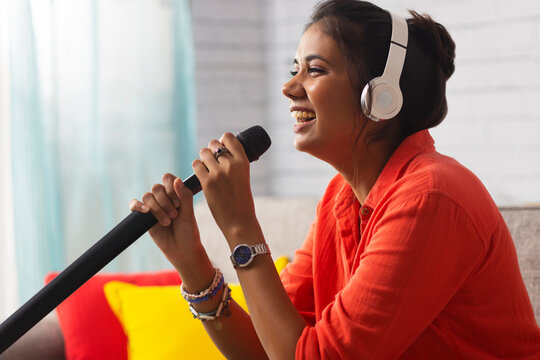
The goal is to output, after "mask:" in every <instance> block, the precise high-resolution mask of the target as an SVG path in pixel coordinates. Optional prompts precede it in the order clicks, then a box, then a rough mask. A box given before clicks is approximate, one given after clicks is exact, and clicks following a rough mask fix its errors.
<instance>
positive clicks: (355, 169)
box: [336, 141, 397, 204]
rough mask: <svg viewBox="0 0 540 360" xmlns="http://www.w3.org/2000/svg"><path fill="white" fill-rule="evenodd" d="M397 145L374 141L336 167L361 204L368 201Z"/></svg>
mask: <svg viewBox="0 0 540 360" xmlns="http://www.w3.org/2000/svg"><path fill="white" fill-rule="evenodd" d="M396 147H397V145H394V144H389V143H385V142H382V141H381V142H376V143H373V144H371V146H369V147H366V148H363V149H357V150H356V151H354V152H352V154H351V157H350V159H351V161H348V162H347V163H346V164H344V166H342V167H340V168H336V169H337V170H338V171H339V173H340V174H341V176H343V178H344V179H345V181H347V183H348V184H349V185H350V186H351V188H352V190H353V192H354V194H355V196H356V199H358V202H359V203H360V204H364V202H365V201H366V198H367V197H368V195H369V192H370V191H371V189H372V188H373V186H374V185H375V182H376V181H377V178H378V177H379V175H380V174H381V172H382V170H383V169H384V167H385V165H386V163H387V162H388V159H389V158H390V156H391V155H392V153H393V152H394V150H395V148H396ZM354 154H356V156H354Z"/></svg>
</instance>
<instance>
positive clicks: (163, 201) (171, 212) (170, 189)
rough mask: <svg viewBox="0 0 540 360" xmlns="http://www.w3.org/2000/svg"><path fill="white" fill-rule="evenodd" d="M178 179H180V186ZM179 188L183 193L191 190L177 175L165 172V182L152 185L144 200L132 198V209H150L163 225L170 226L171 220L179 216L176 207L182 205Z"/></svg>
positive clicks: (141, 210)
mask: <svg viewBox="0 0 540 360" xmlns="http://www.w3.org/2000/svg"><path fill="white" fill-rule="evenodd" d="M176 180H178V183H179V186H178V184H177V181H176ZM175 184H176V185H175ZM177 188H178V189H181V192H182V194H183V190H184V189H185V190H187V191H189V189H187V188H186V187H185V186H184V185H183V184H182V181H180V179H178V178H177V177H176V176H174V175H172V174H165V175H163V184H155V185H154V186H152V190H151V192H147V193H146V194H144V195H143V197H142V202H141V201H138V200H137V199H133V200H131V201H130V203H129V206H130V209H131V210H132V211H139V212H142V213H147V212H149V211H150V212H151V213H152V214H153V215H154V217H155V218H156V219H157V220H158V222H159V223H160V224H161V225H162V226H169V225H170V224H171V220H172V219H174V218H175V217H176V216H178V210H176V208H178V207H180V197H179V194H178V193H177ZM182 196H184V195H182Z"/></svg>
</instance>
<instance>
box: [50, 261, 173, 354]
mask: <svg viewBox="0 0 540 360" xmlns="http://www.w3.org/2000/svg"><path fill="white" fill-rule="evenodd" d="M56 275H58V273H51V274H48V275H47V276H46V277H45V283H49V282H50V281H51V280H52V279H54V277H55V276H56ZM112 280H118V281H124V282H128V283H132V284H136V285H141V286H148V285H180V277H179V276H178V273H177V272H176V271H160V272H155V273H140V274H98V275H94V276H93V277H92V278H91V279H90V280H88V281H87V282H86V283H85V284H84V285H83V286H81V287H80V288H79V289H78V290H77V291H75V292H74V293H73V294H72V295H71V296H69V297H68V298H67V299H66V300H64V302H62V303H61V304H60V305H59V306H58V307H57V308H56V312H57V314H58V320H59V322H60V327H61V328H62V333H63V334H64V344H65V350H66V360H95V359H100V360H109V359H110V360H124V359H127V338H126V335H125V334H124V330H123V329H122V325H120V322H118V320H117V319H116V316H115V315H114V313H113V312H112V310H111V308H110V307H109V304H108V303H107V300H106V299H105V295H104V293H103V286H104V285H105V284H106V283H107V282H109V281H112ZM179 291H180V290H179Z"/></svg>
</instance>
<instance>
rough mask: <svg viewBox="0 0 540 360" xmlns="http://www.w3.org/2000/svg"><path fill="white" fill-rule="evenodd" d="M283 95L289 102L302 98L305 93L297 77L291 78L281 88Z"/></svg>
mask: <svg viewBox="0 0 540 360" xmlns="http://www.w3.org/2000/svg"><path fill="white" fill-rule="evenodd" d="M281 92H282V93H283V95H285V96H286V97H288V98H289V99H291V100H295V99H299V98H302V97H303V96H304V95H305V94H306V92H305V89H304V86H303V85H302V83H301V82H300V81H299V80H298V77H297V76H293V77H292V78H291V79H290V80H289V81H287V82H286V83H285V84H283V86H282V87H281Z"/></svg>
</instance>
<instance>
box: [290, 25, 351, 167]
mask: <svg viewBox="0 0 540 360" xmlns="http://www.w3.org/2000/svg"><path fill="white" fill-rule="evenodd" d="M292 75H293V77H292V78H291V79H290V80H289V81H288V82H286V83H285V84H284V85H283V88H282V92H283V94H284V95H285V96H287V97H288V98H289V100H290V106H289V109H290V111H291V115H292V117H293V119H294V122H295V124H294V126H293V131H294V133H295V134H296V136H295V141H294V145H295V147H296V149H297V150H300V151H305V152H307V153H310V154H312V155H314V156H316V157H318V158H320V159H322V160H324V161H327V162H329V163H331V164H333V165H334V166H336V165H338V166H340V163H339V162H342V161H344V160H345V159H346V158H345V157H348V156H350V151H351V150H352V148H353V147H352V146H351V141H352V140H353V139H354V138H355V136H354V134H352V132H353V131H354V130H355V128H356V129H358V126H355V118H358V117H359V114H360V111H361V110H360V105H359V101H357V99H356V96H355V93H354V91H353V88H352V85H351V83H350V80H349V75H348V73H347V69H346V67H345V63H344V61H343V58H342V56H341V52H340V51H339V48H338V46H337V44H336V42H335V41H334V40H333V38H332V37H330V36H329V35H327V34H325V33H324V31H323V29H322V26H321V24H320V23H315V24H313V25H312V26H311V27H309V29H308V30H307V31H306V32H305V33H304V35H303V36H302V39H301V40H300V44H299V45H298V49H297V51H296V55H295V59H294V69H293V71H292ZM336 161H337V162H338V163H335V162H336Z"/></svg>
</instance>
